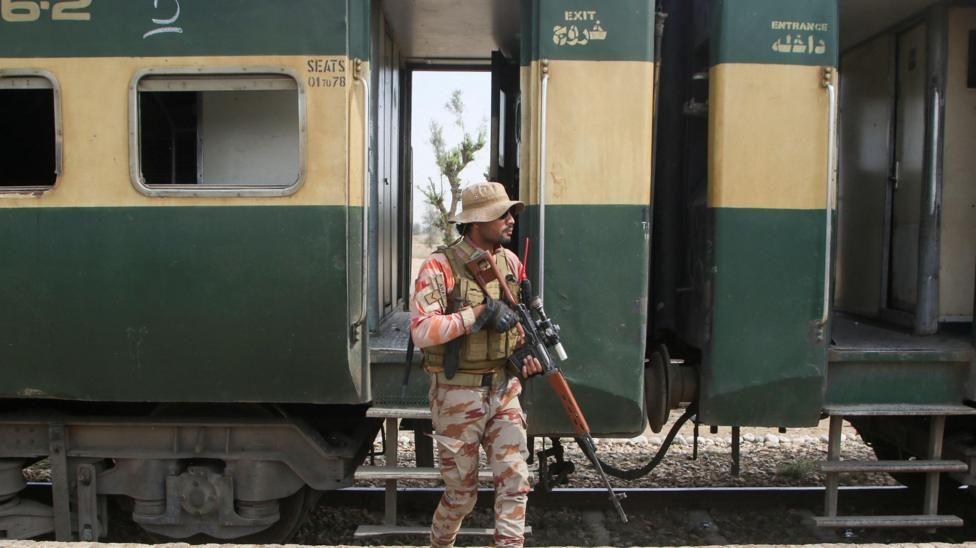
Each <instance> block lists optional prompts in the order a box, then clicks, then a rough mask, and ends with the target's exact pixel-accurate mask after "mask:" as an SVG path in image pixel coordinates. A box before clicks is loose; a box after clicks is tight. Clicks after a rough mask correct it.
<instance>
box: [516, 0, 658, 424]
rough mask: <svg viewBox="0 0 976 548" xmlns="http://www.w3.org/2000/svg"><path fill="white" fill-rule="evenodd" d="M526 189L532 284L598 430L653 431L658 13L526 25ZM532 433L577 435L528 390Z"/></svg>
mask: <svg viewBox="0 0 976 548" xmlns="http://www.w3.org/2000/svg"><path fill="white" fill-rule="evenodd" d="M521 23H522V35H521V40H522V44H521V52H522V54H521V91H522V101H521V122H522V129H521V135H522V137H521V168H522V170H521V178H520V179H521V184H520V196H521V199H522V200H523V201H525V202H526V203H527V204H528V209H527V211H526V213H525V214H523V217H522V219H521V220H520V225H521V230H522V234H523V235H528V236H530V237H531V238H532V242H533V243H532V251H531V253H532V257H531V259H530V264H529V270H530V277H531V278H532V280H533V283H534V285H535V288H536V292H537V293H539V294H541V295H542V297H543V299H544V300H545V302H546V307H547V310H548V312H549V314H550V315H551V316H552V317H553V319H554V320H555V321H556V322H557V323H560V324H561V326H562V337H563V343H564V346H565V348H566V351H567V352H568V354H569V359H568V360H567V361H565V362H562V363H561V364H560V366H561V367H562V369H563V371H564V373H565V375H566V377H567V379H568V380H569V382H570V384H571V385H572V388H573V390H574V391H575V393H576V397H577V399H578V400H579V402H580V405H581V407H582V409H583V412H584V413H585V414H586V416H587V418H588V419H589V422H590V426H591V427H592V429H593V431H594V432H596V433H599V434H626V433H635V432H639V431H640V430H641V429H642V427H643V421H644V410H643V403H642V402H643V366H644V346H645V337H646V335H645V327H646V320H647V310H646V298H647V287H648V253H649V251H648V247H649V231H650V217H649V215H650V213H649V211H650V205H651V204H650V202H651V162H650V158H651V149H652V148H651V145H652V143H651V141H652V118H653V115H652V110H653V78H654V68H653V65H654V55H653V53H654V52H653V44H654V35H653V33H654V3H653V2H650V1H648V0H619V1H616V2H603V3H582V2H580V1H578V0H530V1H525V2H523V3H522V13H521ZM525 394H526V397H525V408H526V411H527V412H528V413H529V416H530V417H531V419H530V421H529V423H530V424H529V427H530V433H547V434H555V433H568V432H571V428H570V426H569V423H568V422H567V420H566V419H565V418H564V417H563V415H562V413H561V412H560V411H558V410H559V409H560V405H559V403H558V402H556V400H555V397H554V396H553V395H552V393H551V392H550V390H549V388H548V386H546V384H545V383H539V382H529V383H526V388H525Z"/></svg>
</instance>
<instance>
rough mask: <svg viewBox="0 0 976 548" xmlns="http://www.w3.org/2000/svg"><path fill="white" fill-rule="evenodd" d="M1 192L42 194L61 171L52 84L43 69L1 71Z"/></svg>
mask: <svg viewBox="0 0 976 548" xmlns="http://www.w3.org/2000/svg"><path fill="white" fill-rule="evenodd" d="M0 120H3V131H0V166H3V168H2V169H0V192H42V191H44V190H47V189H50V188H52V187H53V186H54V183H55V181H57V178H58V173H59V172H60V171H61V170H60V167H61V137H60V136H61V127H60V126H61V116H60V104H59V93H58V86H57V82H56V80H55V79H54V77H53V76H51V75H50V74H48V73H45V72H43V71H30V70H25V71H12V70H0Z"/></svg>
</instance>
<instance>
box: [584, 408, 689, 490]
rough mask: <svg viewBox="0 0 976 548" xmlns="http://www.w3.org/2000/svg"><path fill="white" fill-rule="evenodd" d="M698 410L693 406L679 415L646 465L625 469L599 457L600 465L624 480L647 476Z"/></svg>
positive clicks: (607, 471)
mask: <svg viewBox="0 0 976 548" xmlns="http://www.w3.org/2000/svg"><path fill="white" fill-rule="evenodd" d="M697 412H698V410H697V409H696V408H695V406H691V407H689V408H688V409H687V410H686V411H685V412H684V414H683V415H681V416H680V417H678V420H677V421H676V422H675V423H674V426H672V427H671V430H670V431H668V435H667V437H666V438H664V442H663V443H662V444H661V448H660V449H658V450H657V453H656V454H655V455H654V458H652V459H651V462H649V463H647V464H645V465H644V466H641V467H640V468H635V469H633V470H623V469H621V468H617V467H616V466H614V465H612V464H609V463H607V462H604V461H603V460H602V459H599V458H598V459H597V460H599V461H600V466H602V467H603V470H604V471H605V472H606V473H607V474H610V475H611V476H613V477H615V478H620V479H624V480H635V479H637V478H641V477H644V476H646V475H647V474H649V473H650V472H651V470H654V469H655V468H656V467H657V465H658V464H661V461H662V460H664V456H665V455H667V454H668V449H670V448H671V443H672V442H674V437H675V436H677V435H678V431H679V430H681V427H682V426H684V424H685V423H686V422H688V419H690V418H691V417H693V416H695V414H696V413H697Z"/></svg>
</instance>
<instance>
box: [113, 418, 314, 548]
mask: <svg viewBox="0 0 976 548" xmlns="http://www.w3.org/2000/svg"><path fill="white" fill-rule="evenodd" d="M213 408H214V407H213V406H209V405H206V404H189V405H185V404H184V405H180V404H163V405H160V406H158V407H157V408H156V409H154V410H153V412H152V413H151V415H152V416H154V417H165V418H170V419H173V418H186V417H201V416H207V415H208V414H212V413H213ZM220 412H221V414H222V415H224V416H229V417H233V418H236V419H240V418H250V419H264V418H276V417H282V416H286V415H285V414H284V413H283V412H281V411H280V410H278V409H277V408H275V407H272V406H261V405H248V404H232V405H225V406H221V407H220ZM320 496H321V493H320V492H319V491H316V490H314V489H312V488H310V487H308V486H303V487H302V488H300V489H298V491H296V492H295V493H293V494H291V495H289V496H287V497H285V498H281V499H278V515H279V519H278V521H276V522H275V523H273V524H272V525H270V526H268V527H267V528H266V529H263V530H261V531H258V532H255V533H250V534H245V535H241V536H238V537H220V538H217V537H214V536H211V535H207V534H194V535H192V536H190V537H185V538H174V537H171V536H168V535H166V534H165V533H164V532H161V531H153V530H150V529H148V528H143V531H145V533H147V534H148V535H150V537H151V538H152V539H153V540H154V542H157V543H169V542H174V541H176V542H187V543H190V544H213V543H217V544H220V543H227V542H233V543H235V544H286V543H288V541H290V540H291V539H292V537H294V536H295V534H296V533H297V532H298V530H299V529H300V528H301V526H302V525H303V524H304V522H305V520H306V519H307V517H308V515H309V514H310V513H311V512H312V510H314V509H315V507H316V505H317V503H318V501H319V498H320ZM130 512H131V510H130Z"/></svg>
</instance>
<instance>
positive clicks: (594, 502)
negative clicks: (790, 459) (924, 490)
mask: <svg viewBox="0 0 976 548" xmlns="http://www.w3.org/2000/svg"><path fill="white" fill-rule="evenodd" d="M616 491H617V492H618V493H622V494H625V495H626V498H625V499H624V502H623V505H624V508H625V509H626V510H627V511H629V512H641V511H643V510H646V509H653V508H658V507H661V506H710V507H722V506H730V505H731V506H735V507H739V508H743V509H747V508H764V507H771V506H784V505H786V506H797V507H810V508H815V507H816V506H817V505H820V504H822V503H823V499H824V488H823V487H691V488H688V487H674V488H669V487H654V488H621V489H616ZM441 493H443V489H442V488H438V487H404V488H401V489H399V490H398V491H397V498H398V500H399V502H400V504H401V506H406V507H409V506H415V505H416V506H425V505H426V506H430V507H431V508H432V507H433V506H432V505H435V504H437V501H438V499H439V498H440V495H441ZM492 493H493V489H491V488H480V489H479V490H478V502H479V504H481V503H486V502H488V501H490V500H491V497H492ZM840 493H841V497H842V498H843V500H844V501H846V502H847V503H848V504H852V505H853V504H871V503H873V502H876V501H877V500H879V498H882V497H883V498H885V499H886V500H888V501H892V500H897V499H899V498H904V499H906V500H905V502H909V500H907V499H910V498H911V496H912V495H913V493H912V492H911V490H909V489H908V488H907V487H903V486H850V487H841V488H840ZM383 496H384V489H383V488H382V487H350V488H347V489H342V490H338V491H331V492H328V493H324V494H323V495H322V499H321V501H320V504H325V505H333V506H351V507H361V508H373V509H375V508H382V507H383V501H384V499H383ZM529 504H530V505H532V506H538V507H544V508H549V507H568V508H576V509H580V510H600V509H603V508H604V507H605V506H607V504H608V499H607V492H606V490H605V489H599V488H593V487H582V488H579V487H577V488H564V489H554V490H552V491H549V492H538V491H533V492H532V493H530V494H529Z"/></svg>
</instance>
